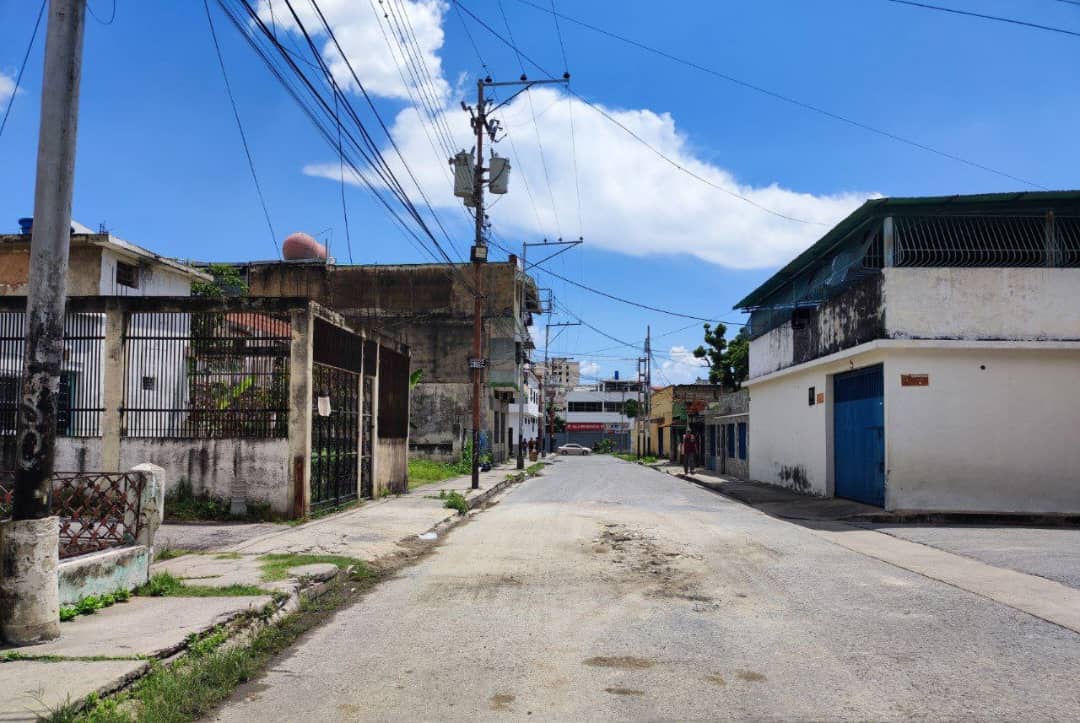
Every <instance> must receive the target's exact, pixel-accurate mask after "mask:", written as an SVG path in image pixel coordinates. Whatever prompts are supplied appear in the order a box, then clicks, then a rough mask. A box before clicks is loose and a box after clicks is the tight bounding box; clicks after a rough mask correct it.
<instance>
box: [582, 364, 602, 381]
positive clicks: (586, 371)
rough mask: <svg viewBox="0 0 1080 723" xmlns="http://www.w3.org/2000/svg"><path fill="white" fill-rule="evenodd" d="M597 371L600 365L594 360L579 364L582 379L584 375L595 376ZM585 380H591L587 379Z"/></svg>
mask: <svg viewBox="0 0 1080 723" xmlns="http://www.w3.org/2000/svg"><path fill="white" fill-rule="evenodd" d="M599 371H600V365H599V364H597V363H596V362H585V363H583V364H582V365H581V376H582V378H583V379H584V378H585V377H595V376H596V375H597V373H598V372H599ZM587 381H592V380H591V379H588V380H587Z"/></svg>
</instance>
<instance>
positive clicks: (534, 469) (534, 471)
mask: <svg viewBox="0 0 1080 723" xmlns="http://www.w3.org/2000/svg"><path fill="white" fill-rule="evenodd" d="M545 464H546V463H545V462H537V463H536V464H530V465H529V466H528V467H526V468H525V472H526V473H527V474H528V475H529V476H530V477H532V476H535V475H538V474H540V470H542V469H543V468H544V465H545Z"/></svg>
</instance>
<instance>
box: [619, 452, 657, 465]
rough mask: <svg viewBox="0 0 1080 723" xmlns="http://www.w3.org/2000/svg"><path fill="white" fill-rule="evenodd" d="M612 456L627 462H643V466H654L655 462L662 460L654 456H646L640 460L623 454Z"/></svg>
mask: <svg viewBox="0 0 1080 723" xmlns="http://www.w3.org/2000/svg"><path fill="white" fill-rule="evenodd" d="M612 456H613V457H618V458H619V459H623V460H626V461H627V462H641V463H642V464H652V463H653V462H656V461H657V460H659V459H660V458H659V457H653V456H652V455H645V456H644V457H642V458H641V459H640V460H639V459H638V458H637V457H636V456H635V455H632V454H623V453H621V452H619V453H616V454H613V455H612Z"/></svg>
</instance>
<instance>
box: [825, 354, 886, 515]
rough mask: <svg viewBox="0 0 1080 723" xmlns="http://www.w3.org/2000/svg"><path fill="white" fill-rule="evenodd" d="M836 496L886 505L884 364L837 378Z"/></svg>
mask: <svg viewBox="0 0 1080 723" xmlns="http://www.w3.org/2000/svg"><path fill="white" fill-rule="evenodd" d="M833 422H834V435H833V437H834V443H833V453H834V469H835V480H836V496H837V497H845V498H847V499H851V500H856V501H858V502H865V503H866V504H869V505H877V506H878V507H881V506H883V505H884V504H885V381H884V375H883V370H882V366H881V365H880V364H878V365H876V366H872V367H867V368H865V369H859V370H857V371H853V372H848V373H846V374H840V375H837V376H836V378H835V380H834V389H833Z"/></svg>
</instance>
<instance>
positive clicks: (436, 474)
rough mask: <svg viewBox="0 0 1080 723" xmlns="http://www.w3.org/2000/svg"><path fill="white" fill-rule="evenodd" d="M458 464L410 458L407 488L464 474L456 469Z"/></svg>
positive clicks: (414, 487)
mask: <svg viewBox="0 0 1080 723" xmlns="http://www.w3.org/2000/svg"><path fill="white" fill-rule="evenodd" d="M459 466H460V465H457V464H447V463H445V462H433V461H432V460H430V459H410V460H409V489H411V490H413V489H416V488H417V487H423V486H424V485H429V484H431V483H432V482H442V481H443V480H445V479H450V478H451V477H459V476H461V475H462V474H464V473H463V472H461V471H460V470H459V469H458V467H459Z"/></svg>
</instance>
